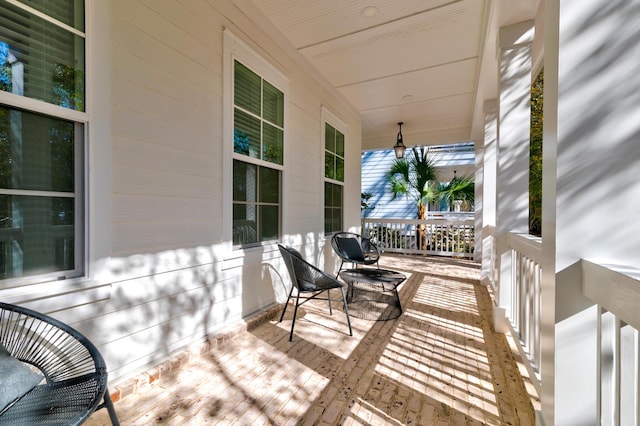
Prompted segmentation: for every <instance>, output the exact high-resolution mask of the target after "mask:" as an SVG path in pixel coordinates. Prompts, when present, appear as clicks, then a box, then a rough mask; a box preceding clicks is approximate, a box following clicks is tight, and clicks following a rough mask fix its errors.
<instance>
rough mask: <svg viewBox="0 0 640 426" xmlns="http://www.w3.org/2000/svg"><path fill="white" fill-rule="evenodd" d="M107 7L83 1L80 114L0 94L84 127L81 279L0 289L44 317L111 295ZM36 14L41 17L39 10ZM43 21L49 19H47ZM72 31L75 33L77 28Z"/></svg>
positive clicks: (26, 281) (23, 282)
mask: <svg viewBox="0 0 640 426" xmlns="http://www.w3.org/2000/svg"><path fill="white" fill-rule="evenodd" d="M11 3H12V4H14V5H18V6H19V7H23V8H24V9H25V10H33V9H32V8H30V7H29V6H26V5H23V4H21V3H18V2H13V1H12V2H11ZM109 8H110V6H109V2H102V1H99V0H85V4H84V12H85V31H84V35H83V36H84V38H85V46H84V48H85V82H84V83H85V111H84V112H83V111H76V110H71V109H67V108H64V107H60V106H56V105H53V104H49V103H46V102H43V101H40V100H36V99H30V98H27V97H24V96H20V95H16V94H12V93H7V92H3V91H0V103H2V104H3V105H6V106H8V107H12V108H18V109H22V110H25V111H29V112H33V113H38V114H44V115H47V116H51V117H54V118H60V119H65V120H69V121H73V122H75V123H76V124H77V125H78V124H79V125H82V126H83V128H84V132H83V134H82V137H83V143H82V145H83V149H82V151H83V155H82V158H81V159H78V158H76V161H82V174H83V175H82V177H81V179H82V182H83V185H82V197H83V211H82V213H81V214H82V217H83V225H81V226H82V229H81V232H80V234H79V235H77V238H81V239H82V247H83V250H82V253H79V254H77V255H79V256H80V257H81V260H80V261H81V262H82V266H81V268H82V270H83V272H82V273H81V274H80V276H77V277H70V278H66V277H65V278H61V277H60V276H59V274H49V275H47V276H34V277H23V278H16V279H15V280H19V284H17V285H13V284H12V285H11V287H8V288H4V287H3V286H2V285H0V297H1V298H2V300H3V302H6V303H15V304H21V305H23V306H26V307H30V308H32V309H36V310H39V311H41V312H45V313H47V312H53V311H60V310H64V309H67V308H71V307H74V306H81V305H85V304H87V303H92V302H96V301H100V300H105V299H108V298H109V297H110V295H111V284H110V280H111V273H110V267H109V263H110V257H109V254H110V251H111V226H110V220H111V213H110V211H111V207H110V201H109V200H110V196H109V195H110V180H111V172H110V167H111V161H110V159H111V148H110V144H109V140H110V129H109V125H110V124H109V122H110V108H111V98H110V93H111V91H110V83H109V82H110V78H111V75H110V67H109V61H110V57H109V55H107V54H105V52H109V50H110V48H109V46H110V40H109V31H108V27H109V23H108V20H105V19H103V18H102V17H104V16H109V14H110V13H109ZM34 13H35V14H38V16H40V17H43V16H42V15H43V14H41V13H40V12H37V11H35V12H34ZM45 16H46V15H45ZM45 19H47V20H49V21H51V20H53V19H52V18H48V17H45ZM53 21H54V22H55V20H53ZM62 25H63V26H64V24H62ZM74 33H76V34H78V32H77V30H74ZM91 141H93V143H90V142H91ZM90 175H91V178H90ZM76 191H78V190H77V189H76ZM89 194H91V195H92V196H91V197H90V196H89ZM11 280H14V279H11Z"/></svg>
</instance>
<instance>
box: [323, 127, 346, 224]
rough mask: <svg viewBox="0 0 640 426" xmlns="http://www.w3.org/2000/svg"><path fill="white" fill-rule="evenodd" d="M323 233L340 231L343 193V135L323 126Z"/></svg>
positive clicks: (332, 128)
mask: <svg viewBox="0 0 640 426" xmlns="http://www.w3.org/2000/svg"><path fill="white" fill-rule="evenodd" d="M324 178H325V182H324V232H325V234H331V233H334V232H338V231H340V230H342V216H343V215H342V210H343V206H342V204H343V192H344V134H343V133H342V132H340V131H338V130H337V129H335V128H334V127H333V126H332V125H330V124H329V123H325V125H324Z"/></svg>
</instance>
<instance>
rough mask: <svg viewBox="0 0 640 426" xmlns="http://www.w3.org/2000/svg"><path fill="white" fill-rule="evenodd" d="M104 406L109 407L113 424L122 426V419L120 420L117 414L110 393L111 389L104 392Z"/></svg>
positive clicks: (108, 410)
mask: <svg viewBox="0 0 640 426" xmlns="http://www.w3.org/2000/svg"><path fill="white" fill-rule="evenodd" d="M104 407H105V408H106V409H107V412H108V413H109V419H111V424H112V425H113V426H120V421H118V416H117V415H116V409H115V407H114V406H113V401H111V395H109V389H108V388H107V390H106V391H105V393H104Z"/></svg>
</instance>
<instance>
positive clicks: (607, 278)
mask: <svg viewBox="0 0 640 426" xmlns="http://www.w3.org/2000/svg"><path fill="white" fill-rule="evenodd" d="M582 274H583V292H584V294H585V296H587V297H588V298H589V299H591V300H592V301H593V302H595V303H596V304H597V309H598V330H597V333H598V334H597V336H598V337H597V340H598V346H599V353H598V357H597V359H598V362H597V364H598V365H597V372H596V374H597V375H598V381H597V383H598V389H597V398H598V401H597V405H596V408H597V419H599V422H598V423H597V424H602V425H616V426H617V425H638V424H640V408H639V407H640V338H639V333H638V330H640V313H639V312H638V307H639V306H640V269H637V268H632V267H621V266H618V265H615V266H613V265H604V264H598V263H594V262H591V261H587V260H584V259H583V260H582Z"/></svg>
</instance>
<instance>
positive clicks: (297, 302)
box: [289, 293, 300, 342]
mask: <svg viewBox="0 0 640 426" xmlns="http://www.w3.org/2000/svg"><path fill="white" fill-rule="evenodd" d="M299 304H300V293H298V294H296V306H295V308H293V321H291V332H290V333H289V341H290V342H291V341H293V327H295V325H296V316H298V305H299Z"/></svg>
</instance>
